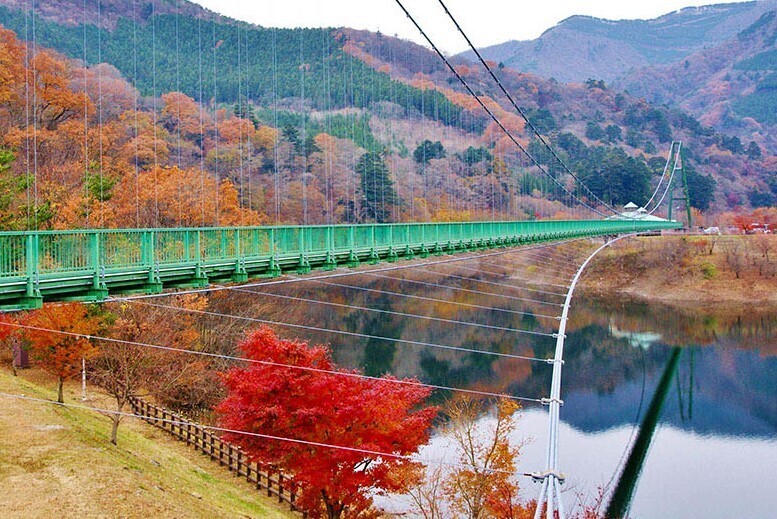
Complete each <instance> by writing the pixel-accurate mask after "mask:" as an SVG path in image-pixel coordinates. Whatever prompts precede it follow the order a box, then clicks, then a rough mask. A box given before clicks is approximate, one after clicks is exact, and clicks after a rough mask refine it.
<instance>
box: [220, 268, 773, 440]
mask: <svg viewBox="0 0 777 519" xmlns="http://www.w3.org/2000/svg"><path fill="white" fill-rule="evenodd" d="M492 261H493V260H492ZM472 266H475V265H473V264H471V263H470V264H469V267H472ZM481 269H482V270H481V271H480V272H477V271H476V270H473V269H472V268H464V267H461V268H458V269H457V268H456V267H455V266H454V267H446V268H445V269H442V268H441V269H440V270H441V271H444V272H446V273H452V274H455V275H457V276H458V277H456V278H448V277H445V276H444V275H442V273H439V274H435V273H432V272H429V271H424V272H420V271H415V270H413V271H401V272H397V273H392V274H391V276H389V277H386V276H371V275H362V276H353V277H348V278H345V279H342V280H340V281H338V282H337V283H328V284H323V283H296V284H288V285H278V286H275V287H267V288H261V287H257V288H256V289H255V290H262V291H264V292H272V293H275V294H280V295H283V296H285V297H286V298H278V297H272V296H269V295H261V294H245V293H242V294H241V293H232V294H230V295H228V296H222V297H219V298H214V299H213V300H212V301H211V306H212V309H213V310H215V311H222V312H224V313H232V314H241V315H244V316H247V317H255V318H260V319H266V320H276V321H283V322H287V323H297V324H300V325H303V326H314V327H318V328H332V329H340V330H347V331H350V332H357V333H361V334H367V335H370V336H375V337H378V336H386V337H396V338H400V339H405V340H412V341H420V342H428V343H435V344H443V345H449V346H453V347H464V348H468V349H474V350H483V351H491V352H500V353H507V354H518V355H528V356H533V357H539V358H548V357H550V356H551V355H552V348H553V345H554V339H552V338H551V337H545V336H538V335H532V334H526V333H515V332H512V331H506V330H497V329H489V328H483V327H474V326H464V325H461V324H456V323H454V322H452V321H466V322H472V323H479V324H485V325H488V326H491V327H501V328H513V329H517V330H525V331H530V332H542V333H553V332H555V327H556V326H557V324H558V321H557V320H555V319H553V316H554V315H558V313H560V309H559V308H558V307H557V306H554V305H553V304H543V303H542V302H536V301H538V300H540V299H541V298H542V297H543V296H541V295H538V292H535V291H531V289H530V288H531V285H527V284H525V283H524V284H523V285H522V287H507V286H505V287H503V288H500V287H497V286H494V285H488V284H485V285H483V284H479V280H485V281H489V282H492V283H499V282H509V283H515V282H516V281H515V280H516V279H531V278H532V273H530V272H526V271H523V272H522V271H520V270H518V269H517V268H516V267H514V266H513V265H505V266H504V268H501V269H495V268H494V266H493V265H492V264H491V265H489V264H487V265H486V266H481ZM487 270H490V271H491V272H488V273H487V272H486V271H487ZM516 273H517V274H516ZM408 280H411V281H408ZM419 282H420V283H421V284H418V283H419ZM348 285H350V286H348ZM443 285H448V286H449V287H452V288H445V287H444V286H443ZM354 287H355V288H354ZM535 288H536V286H535ZM539 288H543V287H542V285H540V286H539ZM363 289H367V290H363ZM457 289H464V290H457ZM486 292H493V293H494V295H488V294H487V293H486ZM401 294H412V295H417V296H423V297H424V298H426V299H425V300H420V299H414V298H403V297H401ZM505 296H507V297H505ZM289 297H292V298H303V299H313V300H323V301H329V302H332V303H336V304H338V305H340V306H325V305H319V304H311V303H305V302H301V301H295V300H293V299H288V298H289ZM520 298H527V299H532V300H533V301H534V302H521V301H520V300H519V299H520ZM557 301H559V298H558V297H556V296H548V297H547V302H549V303H553V302H557ZM353 307H370V308H373V309H377V310H382V311H383V313H380V312H364V311H361V310H358V309H355V308H353ZM400 314H417V315H426V316H430V317H434V318H437V320H424V319H418V318H413V317H408V316H403V315H400ZM440 319H444V320H447V321H443V320H440ZM277 330H278V332H279V333H280V334H281V335H282V336H285V337H289V338H291V337H299V338H301V339H305V340H309V341H311V342H316V343H328V344H330V345H331V347H332V350H333V356H334V358H335V360H336V361H337V362H338V363H340V364H341V365H343V366H345V367H348V368H359V369H361V370H363V371H364V372H366V373H368V374H370V375H382V374H383V373H392V374H394V375H396V376H400V377H408V376H414V377H417V378H419V379H421V380H422V381H424V382H428V383H433V384H437V385H441V386H454V387H467V388H477V389H481V390H485V391H492V392H505V393H509V394H512V395H516V396H527V397H532V398H540V397H544V396H547V392H548V388H549V384H550V374H551V370H550V365H548V364H546V363H543V362H534V363H532V362H527V361H523V360H518V359H512V358H504V357H501V358H500V357H494V356H488V355H482V354H477V353H466V352H460V351H452V350H445V349H434V348H430V347H423V346H417V345H407V344H403V343H401V342H396V341H386V340H383V339H379V338H367V337H349V336H342V335H335V334H327V333H320V332H316V331H305V330H303V329H299V328H295V329H288V328H285V329H284V328H283V327H278V328H277ZM613 330H615V333H613ZM775 330H777V316H775V315H774V313H772V314H757V313H754V312H748V313H745V312H740V313H739V314H736V313H733V314H728V315H720V314H717V315H715V314H707V315H705V314H704V313H703V312H689V313H683V312H681V311H678V310H676V309H673V308H672V309H670V308H666V307H659V306H648V305H645V304H629V303H624V302H622V301H614V302H612V303H610V304H602V303H601V302H598V303H594V302H591V301H586V300H584V299H576V300H575V303H574V305H573V309H572V314H571V321H570V323H569V328H568V332H567V335H568V340H567V348H566V350H565V361H566V363H565V366H564V380H563V386H562V395H563V399H564V401H565V405H564V407H563V409H562V412H561V417H562V419H563V420H564V421H566V422H568V423H569V424H570V425H572V426H573V427H575V428H578V429H580V430H583V431H601V430H605V429H609V428H612V427H615V426H618V425H623V424H630V423H635V421H636V422H638V421H639V418H638V416H637V412H638V409H639V407H640V401H641V400H642V399H643V398H642V397H643V380H644V384H645V388H644V405H643V409H642V412H644V407H645V406H646V405H647V402H648V401H649V400H650V396H651V394H652V392H653V390H654V389H655V385H656V383H657V379H658V377H659V376H660V373H661V372H662V370H663V368H664V366H665V365H666V362H667V359H668V358H669V355H670V353H669V346H680V347H682V348H684V351H683V355H682V358H681V361H680V367H679V371H678V376H677V378H676V380H675V384H677V382H678V381H679V386H678V387H675V388H673V389H672V391H671V392H670V394H669V396H668V401H667V405H666V406H665V410H664V421H665V422H668V423H672V424H674V425H677V426H678V427H681V428H684V429H688V430H693V431H696V432H699V433H703V434H727V435H757V436H765V435H774V434H775V433H777V399H775V398H774V395H775V394H777V387H776V386H777V357H770V356H768V355H770V354H774V353H777V344H775V343H776V342H777V339H776V336H777V332H776V331H775ZM242 333H243V326H240V325H238V324H235V323H232V324H231V325H230V326H227V325H225V324H224V323H223V322H214V325H213V335H214V337H218V338H219V341H221V342H222V343H223V346H222V348H223V351H225V352H226V351H229V348H234V346H233V345H234V344H235V342H236V341H237V338H239V337H240V336H241V335H242ZM635 334H636V335H635ZM650 334H654V335H650ZM656 335H657V336H660V342H652V341H653V339H655V338H656ZM634 337H637V338H639V339H640V340H639V341H637V343H638V344H639V345H637V346H635V345H634V342H635V340H634ZM646 337H647V338H650V339H651V340H642V339H645V338H646ZM648 343H651V344H650V345H648ZM689 345H703V346H697V347H694V348H693V361H692V360H691V353H690V351H691V348H689V347H688V346H689ZM691 363H693V370H691ZM691 371H693V390H692V391H691ZM691 393H692V395H691ZM442 396H444V395H438V398H440V397H442ZM691 396H692V398H691Z"/></svg>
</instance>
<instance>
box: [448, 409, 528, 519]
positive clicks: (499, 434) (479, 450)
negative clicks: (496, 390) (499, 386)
mask: <svg viewBox="0 0 777 519" xmlns="http://www.w3.org/2000/svg"><path fill="white" fill-rule="evenodd" d="M482 409H483V407H482V405H481V403H480V402H478V401H476V400H473V399H468V398H464V399H459V400H453V401H451V402H450V403H449V404H448V405H447V408H446V414H447V415H448V417H449V419H450V420H449V422H448V426H447V432H448V434H449V435H450V436H451V438H452V439H453V442H454V445H456V447H457V450H458V452H459V463H460V466H461V468H455V469H453V470H452V471H451V472H450V473H449V474H448V475H447V476H445V478H444V482H443V493H444V494H445V496H446V497H447V499H448V502H449V504H450V508H451V510H452V511H454V512H455V514H456V517H467V518H469V519H480V518H485V517H499V518H510V519H512V518H519V517H529V511H528V508H527V507H526V506H524V505H522V504H521V503H520V502H519V501H518V484H517V483H516V482H515V481H513V480H512V479H511V478H510V476H511V474H513V473H514V472H515V459H516V457H517V456H518V447H516V446H512V445H511V444H510V438H509V436H510V433H511V432H512V431H513V430H514V429H515V425H516V424H515V414H516V412H517V411H518V409H519V406H518V404H516V403H515V401H513V400H509V399H506V398H505V399H501V400H499V401H497V402H496V404H495V405H494V416H493V418H492V419H491V420H488V421H489V422H491V423H490V424H488V425H487V426H485V427H483V424H482V423H480V420H479V418H480V417H481V412H482Z"/></svg>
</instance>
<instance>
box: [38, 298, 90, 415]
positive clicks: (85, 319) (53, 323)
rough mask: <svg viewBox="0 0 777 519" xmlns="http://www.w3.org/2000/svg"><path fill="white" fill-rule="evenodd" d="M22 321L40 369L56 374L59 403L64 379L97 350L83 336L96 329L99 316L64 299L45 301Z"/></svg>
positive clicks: (87, 308) (79, 368)
mask: <svg viewBox="0 0 777 519" xmlns="http://www.w3.org/2000/svg"><path fill="white" fill-rule="evenodd" d="M23 323H24V326H25V327H26V328H24V335H25V337H26V339H27V340H28V341H29V344H30V349H31V350H32V353H33V356H34V357H35V358H37V359H38V360H39V361H40V365H41V367H42V368H43V369H45V370H46V371H48V372H50V373H51V374H52V375H54V376H56V377H57V381H58V396H57V401H58V402H60V403H62V402H63V401H64V400H63V393H62V390H63V384H64V381H65V380H67V379H69V378H71V377H73V376H75V375H76V374H78V372H79V371H80V370H81V360H82V359H90V358H92V357H94V356H95V355H97V353H98V349H97V347H96V346H95V345H94V344H93V343H92V341H91V340H90V339H89V338H88V337H86V336H89V335H94V334H95V333H97V331H98V330H99V328H100V324H101V320H100V318H99V316H97V315H93V314H92V313H90V309H89V307H87V306H85V305H83V304H81V303H66V304H59V305H45V306H44V307H43V308H41V309H40V310H36V311H35V312H32V313H30V314H28V315H27V316H26V317H25V319H24V321H23Z"/></svg>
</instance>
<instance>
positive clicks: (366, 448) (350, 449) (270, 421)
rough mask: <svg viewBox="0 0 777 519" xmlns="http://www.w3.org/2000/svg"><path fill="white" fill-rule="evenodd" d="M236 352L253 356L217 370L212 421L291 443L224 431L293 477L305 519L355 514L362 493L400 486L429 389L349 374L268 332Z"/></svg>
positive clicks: (316, 349)
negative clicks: (220, 377)
mask: <svg viewBox="0 0 777 519" xmlns="http://www.w3.org/2000/svg"><path fill="white" fill-rule="evenodd" d="M240 349H241V350H242V351H243V353H244V355H245V356H246V357H248V358H250V359H253V360H255V361H258V362H257V363H253V364H249V365H247V366H246V367H238V368H234V369H232V370H230V371H229V372H228V373H226V374H225V376H224V384H225V386H226V387H227V390H228V396H227V397H226V398H225V399H224V401H223V402H222V403H221V404H220V405H219V406H218V408H217V412H218V414H219V416H220V422H221V423H220V425H221V426H222V427H225V428H227V429H233V430H241V431H247V432H252V433H257V434H259V435H271V436H275V437H281V438H289V439H293V440H295V441H279V440H270V439H267V438H265V437H257V436H248V435H241V434H237V433H233V434H228V435H226V436H227V438H228V439H229V440H230V441H233V442H235V443H238V444H239V445H241V446H242V447H243V448H244V449H245V450H246V452H248V454H249V455H250V456H252V457H254V458H255V459H257V460H258V461H259V462H260V463H262V464H264V465H267V466H274V467H281V468H283V470H285V471H287V472H288V473H290V474H293V477H294V480H295V482H296V483H298V484H299V485H300V487H301V490H302V495H301V497H300V500H299V501H298V503H297V504H298V506H300V507H301V508H303V509H304V510H306V511H307V512H308V513H309V514H310V516H311V517H329V518H336V517H357V516H358V517H362V516H363V515H360V514H365V513H367V511H368V510H369V509H370V507H371V504H372V498H371V497H370V491H371V490H377V491H402V490H403V489H404V488H405V487H406V486H407V483H408V482H407V481H406V480H405V479H404V478H403V477H402V474H405V473H406V472H407V471H408V469H409V468H411V467H412V466H413V465H415V464H414V463H413V462H411V461H409V460H408V459H406V458H405V456H408V455H411V454H413V453H414V452H415V451H416V450H417V448H418V447H419V446H420V445H421V444H423V443H425V442H426V441H427V440H428V437H429V426H430V425H431V422H432V420H433V419H434V417H435V415H436V413H437V410H436V409H435V408H432V407H421V404H422V403H423V401H424V400H425V399H426V397H427V396H429V389H427V388H424V387H421V386H417V385H410V384H400V383H397V382H396V381H395V380H394V379H392V378H389V377H384V378H382V379H379V380H371V379H363V378H357V377H353V376H348V374H349V373H351V374H353V373H354V372H348V371H346V370H343V369H341V368H338V367H337V366H336V365H335V364H334V363H333V362H332V360H331V358H330V354H329V351H328V350H327V348H325V347H323V346H313V347H311V346H308V345H307V344H306V343H304V342H299V341H290V340H283V339H280V338H278V337H277V336H276V335H275V334H274V333H273V332H272V331H271V330H270V329H268V328H262V329H260V330H258V331H255V332H253V333H251V334H250V335H249V336H248V338H247V339H246V340H245V341H243V342H242V343H241V344H240ZM263 362H267V363H279V364H284V365H289V366H297V367H298V368H293V367H279V366H277V365H270V364H263ZM329 445H332V446H329ZM338 446H339V447H342V448H338ZM379 453H387V454H389V455H391V456H382V455H381V454H379ZM392 456H398V457H392Z"/></svg>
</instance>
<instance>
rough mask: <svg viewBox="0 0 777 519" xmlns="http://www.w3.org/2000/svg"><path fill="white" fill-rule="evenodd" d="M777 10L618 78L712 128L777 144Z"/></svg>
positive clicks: (638, 92)
mask: <svg viewBox="0 0 777 519" xmlns="http://www.w3.org/2000/svg"><path fill="white" fill-rule="evenodd" d="M776 45H777V10H774V11H769V12H767V13H764V14H763V15H762V16H761V17H760V18H759V19H758V20H757V21H756V22H755V23H754V24H752V25H751V26H749V27H747V28H746V29H744V30H743V31H741V32H740V33H739V34H738V35H737V36H736V37H735V38H733V39H731V40H729V41H727V42H725V43H723V44H721V45H718V46H715V47H712V48H709V49H706V50H704V51H701V52H698V53H695V54H692V55H690V56H687V57H686V58H685V59H684V60H682V61H680V62H678V63H675V64H673V65H670V66H666V67H651V68H646V69H641V70H637V71H634V72H632V73H631V74H630V75H628V76H626V77H625V78H623V79H622V80H619V81H618V82H617V86H618V87H621V88H624V89H628V91H629V92H632V93H633V94H635V95H638V96H641V97H644V98H645V99H647V100H648V101H650V102H653V103H660V104H670V105H676V106H680V107H682V108H684V109H686V110H688V111H689V112H690V113H693V114H696V115H697V116H699V117H700V119H701V120H702V121H704V122H705V123H706V124H708V125H710V126H714V127H716V128H721V129H726V130H729V131H732V132H737V133H739V134H743V135H744V134H747V133H748V132H749V133H761V134H762V135H763V139H764V144H765V145H766V147H767V148H768V149H770V150H774V149H777V134H775V132H773V131H769V128H773V127H774V126H775V125H777V47H776Z"/></svg>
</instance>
